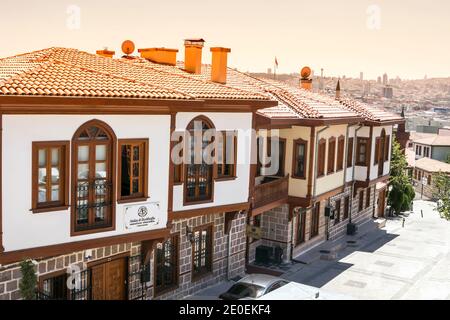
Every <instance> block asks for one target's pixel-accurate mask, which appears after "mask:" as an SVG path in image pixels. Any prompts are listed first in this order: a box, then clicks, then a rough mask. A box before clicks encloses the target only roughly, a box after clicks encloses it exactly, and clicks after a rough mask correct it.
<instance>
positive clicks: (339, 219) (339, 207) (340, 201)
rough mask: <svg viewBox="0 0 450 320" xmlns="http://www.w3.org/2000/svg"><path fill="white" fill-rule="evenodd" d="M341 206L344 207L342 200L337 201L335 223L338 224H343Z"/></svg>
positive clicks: (335, 203) (335, 204)
mask: <svg viewBox="0 0 450 320" xmlns="http://www.w3.org/2000/svg"><path fill="white" fill-rule="evenodd" d="M341 205H342V200H341V199H336V200H335V202H334V206H335V210H336V212H335V215H334V221H335V223H336V224H338V223H339V222H341Z"/></svg>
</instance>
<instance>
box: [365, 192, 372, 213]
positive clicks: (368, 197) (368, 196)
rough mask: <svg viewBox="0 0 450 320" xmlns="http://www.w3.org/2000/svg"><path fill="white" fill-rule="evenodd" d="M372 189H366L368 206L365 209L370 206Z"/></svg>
mask: <svg viewBox="0 0 450 320" xmlns="http://www.w3.org/2000/svg"><path fill="white" fill-rule="evenodd" d="M370 191H371V190H370V188H367V189H366V206H365V209H367V208H369V207H370V193H371V192H370Z"/></svg>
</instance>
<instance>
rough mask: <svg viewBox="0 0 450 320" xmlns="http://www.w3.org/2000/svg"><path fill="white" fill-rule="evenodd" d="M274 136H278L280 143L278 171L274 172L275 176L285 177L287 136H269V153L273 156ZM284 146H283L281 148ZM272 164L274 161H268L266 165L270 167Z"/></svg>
mask: <svg viewBox="0 0 450 320" xmlns="http://www.w3.org/2000/svg"><path fill="white" fill-rule="evenodd" d="M273 138H277V139H278V143H279V148H278V152H279V153H278V155H279V158H278V166H279V167H278V171H277V173H276V174H274V176H276V177H284V175H285V165H286V138H281V137H278V136H274V137H268V138H267V154H268V156H269V157H271V156H272V139H273ZM281 146H282V148H281ZM271 164H272V162H270V163H268V164H267V165H266V167H270V166H271Z"/></svg>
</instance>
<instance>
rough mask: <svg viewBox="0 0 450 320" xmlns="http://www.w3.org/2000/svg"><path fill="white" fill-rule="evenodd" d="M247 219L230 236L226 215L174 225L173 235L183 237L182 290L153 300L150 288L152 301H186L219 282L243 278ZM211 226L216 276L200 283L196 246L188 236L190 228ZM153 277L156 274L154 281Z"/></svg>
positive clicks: (236, 224)
mask: <svg viewBox="0 0 450 320" xmlns="http://www.w3.org/2000/svg"><path fill="white" fill-rule="evenodd" d="M246 219H247V216H246V214H239V215H238V216H237V218H236V219H234V220H233V221H232V225H231V229H230V233H229V235H226V234H225V233H224V226H225V214H224V213H217V214H210V215H206V216H201V217H195V218H190V219H180V220H175V221H173V226H172V233H173V234H174V233H178V234H179V236H180V252H179V270H180V275H179V282H178V287H177V288H175V289H174V290H172V291H170V292H167V293H164V294H161V295H157V296H153V288H150V289H149V297H150V298H153V299H159V300H167V299H182V298H184V297H186V296H188V295H192V294H195V293H197V292H199V291H201V290H203V289H206V288H207V287H209V286H211V285H214V284H217V283H218V282H219V281H222V280H226V279H227V278H233V277H236V276H243V275H244V274H245V249H246ZM209 223H213V230H214V237H213V263H212V264H213V267H212V272H210V273H209V274H207V275H205V276H203V277H201V278H199V279H192V244H191V242H190V241H189V239H188V237H187V235H186V227H187V226H189V227H190V228H191V229H192V228H195V227H198V226H202V225H207V224H209ZM228 237H230V240H231V244H230V248H228ZM228 250H229V253H230V256H229V258H228ZM152 265H153V263H152ZM153 277H154V273H153V272H152V281H153Z"/></svg>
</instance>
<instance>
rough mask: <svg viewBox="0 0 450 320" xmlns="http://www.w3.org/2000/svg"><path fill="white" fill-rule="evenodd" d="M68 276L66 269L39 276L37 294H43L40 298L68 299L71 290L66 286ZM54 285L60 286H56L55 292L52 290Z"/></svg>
mask: <svg viewBox="0 0 450 320" xmlns="http://www.w3.org/2000/svg"><path fill="white" fill-rule="evenodd" d="M68 276H69V275H68V274H67V271H66V269H64V270H60V271H55V272H52V273H48V274H45V275H42V276H39V278H38V288H39V294H44V295H45V296H44V297H41V298H40V299H49V300H70V298H71V290H69V289H68V288H67V278H68ZM47 283H48V284H47ZM55 286H61V287H60V288H58V290H57V292H55V290H54V289H55Z"/></svg>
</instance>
